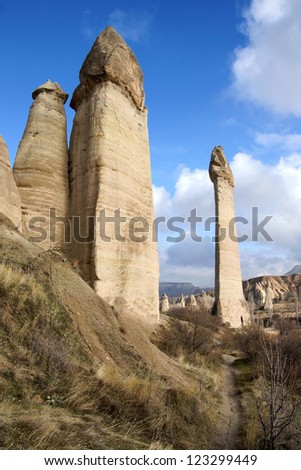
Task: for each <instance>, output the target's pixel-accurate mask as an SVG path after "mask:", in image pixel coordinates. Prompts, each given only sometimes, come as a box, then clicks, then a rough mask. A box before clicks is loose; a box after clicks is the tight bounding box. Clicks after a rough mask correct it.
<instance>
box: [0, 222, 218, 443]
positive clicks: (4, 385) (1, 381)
mask: <svg viewBox="0 0 301 470" xmlns="http://www.w3.org/2000/svg"><path fill="white" fill-rule="evenodd" d="M0 309H1V316H0V338H1V356H0V396H1V400H0V403H1V406H0V420H1V427H0V429H1V431H0V448H4V449H30V448H31V449H32V448H34V449H59V448H62V449H65V448H68V449H69V448H71V449H72V448H73V449H119V448H122V449H133V448H137V449H147V448H166V447H167V448H178V449H179V448H202V447H203V448H206V447H208V445H209V446H210V435H211V433H212V431H213V429H212V426H213V421H212V418H211V417H210V419H209V416H208V413H209V410H210V409H213V410H214V409H217V401H216V400H217V398H216V397H217V395H215V394H214V393H213V389H214V383H213V381H211V380H212V379H210V380H209V379H208V373H206V371H204V373H202V370H201V368H199V370H198V373H197V374H196V373H194V372H193V370H192V369H191V370H188V369H187V368H186V367H185V366H184V365H183V364H182V365H181V364H180V363H178V362H177V361H176V360H175V359H172V358H170V357H169V356H168V355H166V354H164V353H163V352H161V351H160V350H159V349H158V348H157V347H156V346H155V345H154V344H152V342H151V341H150V339H149V338H150V333H151V331H150V327H149V326H148V325H147V324H146V323H145V322H143V323H142V322H141V320H139V319H137V317H136V316H133V317H131V316H130V315H121V314H116V313H115V311H114V309H113V308H112V307H110V306H109V305H108V304H107V303H106V302H104V301H103V300H102V299H101V298H100V297H98V296H97V295H96V293H95V292H94V291H93V290H92V289H91V288H90V287H89V286H88V285H87V284H86V283H85V282H84V281H83V280H82V279H81V277H80V276H79V275H78V273H77V272H76V267H72V265H70V264H69V263H68V262H67V261H66V259H64V258H63V257H62V255H61V254H60V253H58V252H57V251H55V250H48V251H43V250H42V249H40V248H39V247H37V246H35V245H33V244H30V243H29V242H27V241H26V240H25V239H24V238H23V237H22V236H21V234H20V233H19V232H18V231H17V230H16V229H15V228H14V227H13V225H12V223H11V222H10V221H8V219H6V218H5V217H4V216H3V215H1V218H0ZM204 377H206V381H205V379H204Z"/></svg>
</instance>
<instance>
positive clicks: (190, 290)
mask: <svg viewBox="0 0 301 470" xmlns="http://www.w3.org/2000/svg"><path fill="white" fill-rule="evenodd" d="M201 292H202V289H201V288H200V287H198V286H195V285H193V284H192V283H191V282H160V284H159V295H160V297H162V295H163V294H164V293H166V294H167V295H168V296H169V297H178V296H179V295H181V294H183V295H190V294H194V295H197V294H200V293H201Z"/></svg>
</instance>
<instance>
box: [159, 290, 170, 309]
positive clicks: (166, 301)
mask: <svg viewBox="0 0 301 470" xmlns="http://www.w3.org/2000/svg"><path fill="white" fill-rule="evenodd" d="M169 309H170V307H169V299H168V296H167V295H166V294H163V296H162V300H161V313H167V312H169Z"/></svg>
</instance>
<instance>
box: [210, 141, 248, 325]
mask: <svg viewBox="0 0 301 470" xmlns="http://www.w3.org/2000/svg"><path fill="white" fill-rule="evenodd" d="M209 175H210V178H211V181H212V182H213V184H214V195H215V215H216V220H217V221H216V245H215V304H214V307H213V309H214V313H216V314H218V315H221V317H222V319H223V321H224V322H227V323H229V324H230V325H231V326H232V327H239V326H241V324H242V322H244V323H246V322H249V320H250V315H249V311H248V306H247V303H246V300H245V298H244V294H243V289H242V278H241V270H240V259H239V251H238V243H237V241H236V239H235V237H236V226H235V222H234V217H235V213H234V198H233V189H234V178H233V174H232V171H231V168H230V166H229V164H228V162H227V160H226V157H225V155H224V151H223V148H222V147H220V146H218V147H215V148H214V149H213V151H212V154H211V161H210V166H209ZM230 221H231V223H230ZM233 222H234V223H233ZM231 228H232V230H231Z"/></svg>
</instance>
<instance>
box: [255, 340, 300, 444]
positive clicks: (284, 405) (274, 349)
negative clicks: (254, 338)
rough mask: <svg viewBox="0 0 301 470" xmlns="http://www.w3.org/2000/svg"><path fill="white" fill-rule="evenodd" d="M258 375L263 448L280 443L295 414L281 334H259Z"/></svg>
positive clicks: (289, 367) (292, 383) (293, 377)
mask: <svg viewBox="0 0 301 470" xmlns="http://www.w3.org/2000/svg"><path fill="white" fill-rule="evenodd" d="M260 346H261V358H262V362H261V372H262V374H261V377H260V379H259V380H258V382H257V387H256V394H255V402H256V409H257V413H258V417H259V421H260V424H261V428H262V432H263V439H262V443H263V445H262V447H263V448H264V449H277V448H279V447H281V445H282V441H281V439H282V437H283V435H284V431H285V430H286V429H287V428H288V426H290V424H291V423H292V421H293V420H294V418H295V415H296V408H297V404H298V402H297V399H296V377H297V375H296V368H295V367H294V363H293V361H292V360H291V358H290V357H289V356H288V355H287V354H286V351H285V348H284V347H283V341H282V338H281V336H279V337H276V338H271V337H270V338H267V337H266V336H265V335H264V334H262V335H260Z"/></svg>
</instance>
